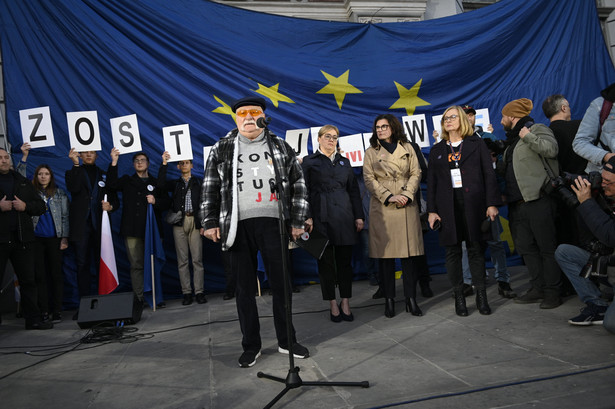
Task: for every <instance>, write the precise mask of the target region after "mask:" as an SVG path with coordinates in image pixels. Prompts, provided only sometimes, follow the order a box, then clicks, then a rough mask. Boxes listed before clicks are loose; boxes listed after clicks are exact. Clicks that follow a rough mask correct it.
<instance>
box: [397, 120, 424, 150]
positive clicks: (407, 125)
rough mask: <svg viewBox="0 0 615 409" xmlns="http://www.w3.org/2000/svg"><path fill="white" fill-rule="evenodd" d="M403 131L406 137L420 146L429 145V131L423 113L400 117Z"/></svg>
mask: <svg viewBox="0 0 615 409" xmlns="http://www.w3.org/2000/svg"><path fill="white" fill-rule="evenodd" d="M402 121H403V126H404V132H405V133H406V136H407V137H408V139H410V140H411V141H412V142H415V143H416V144H418V145H419V146H420V147H421V148H428V147H429V133H428V130H427V120H426V119H425V114H421V115H412V116H404V117H402Z"/></svg>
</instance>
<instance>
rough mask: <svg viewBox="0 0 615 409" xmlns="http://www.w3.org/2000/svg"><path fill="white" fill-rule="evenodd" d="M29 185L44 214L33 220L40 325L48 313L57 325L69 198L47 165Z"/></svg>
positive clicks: (41, 167)
mask: <svg viewBox="0 0 615 409" xmlns="http://www.w3.org/2000/svg"><path fill="white" fill-rule="evenodd" d="M32 184H33V185H34V189H35V190H36V191H37V193H38V194H39V196H40V197H41V199H43V200H44V201H45V213H43V214H42V215H40V216H33V217H32V224H33V225H34V235H35V236H36V241H35V243H34V251H35V253H36V254H37V256H36V258H35V260H34V263H35V266H36V286H37V289H38V303H39V308H40V310H41V313H42V315H43V317H42V319H43V321H47V320H48V319H49V312H51V313H52V316H51V319H52V320H53V322H54V323H57V322H60V321H61V320H62V296H63V290H64V273H63V271H62V250H64V249H66V248H67V247H68V196H67V195H66V193H65V192H64V191H63V190H62V189H60V188H58V187H57V186H56V182H55V177H54V175H53V172H52V171H51V168H50V167H49V165H44V164H43V165H39V166H38V167H37V168H36V170H35V171H34V178H33V179H32ZM49 296H51V297H49ZM49 298H51V302H50V300H49Z"/></svg>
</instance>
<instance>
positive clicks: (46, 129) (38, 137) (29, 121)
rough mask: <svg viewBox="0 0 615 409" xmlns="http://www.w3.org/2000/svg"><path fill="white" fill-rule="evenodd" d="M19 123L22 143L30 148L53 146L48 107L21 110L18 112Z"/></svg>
mask: <svg viewBox="0 0 615 409" xmlns="http://www.w3.org/2000/svg"><path fill="white" fill-rule="evenodd" d="M19 121H20V122H21V135H22V137H23V142H24V143H29V144H30V147H31V148H43V147H45V146H55V140H54V139H53V128H52V126H51V113H50V112H49V107H39V108H32V109H22V110H21V111H19Z"/></svg>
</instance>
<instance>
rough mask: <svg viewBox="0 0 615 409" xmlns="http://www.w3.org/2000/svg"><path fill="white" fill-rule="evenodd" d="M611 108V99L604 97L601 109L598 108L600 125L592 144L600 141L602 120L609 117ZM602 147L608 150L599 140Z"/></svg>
mask: <svg viewBox="0 0 615 409" xmlns="http://www.w3.org/2000/svg"><path fill="white" fill-rule="evenodd" d="M611 108H613V101H609V100H608V99H604V100H603V101H602V109H601V110H600V127H599V128H598V134H597V135H596V139H594V142H593V144H594V145H597V144H598V142H600V136H601V135H602V125H604V121H606V119H607V118H608V117H609V114H610V113H611ZM600 145H602V148H603V149H605V150H607V151H610V149H608V147H606V146H605V145H604V144H603V143H602V142H600Z"/></svg>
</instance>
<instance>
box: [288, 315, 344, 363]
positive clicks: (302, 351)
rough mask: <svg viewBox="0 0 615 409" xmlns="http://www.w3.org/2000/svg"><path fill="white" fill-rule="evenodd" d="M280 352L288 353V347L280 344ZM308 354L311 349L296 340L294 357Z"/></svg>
mask: <svg viewBox="0 0 615 409" xmlns="http://www.w3.org/2000/svg"><path fill="white" fill-rule="evenodd" d="M340 315H341V314H340ZM278 352H279V353H281V354H286V355H288V348H284V347H282V346H280V345H278ZM308 356H310V351H308V349H307V348H306V347H304V346H303V345H301V344H299V343H296V342H295V343H294V344H293V357H295V358H299V359H305V358H307V357H308Z"/></svg>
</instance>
